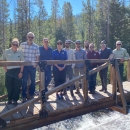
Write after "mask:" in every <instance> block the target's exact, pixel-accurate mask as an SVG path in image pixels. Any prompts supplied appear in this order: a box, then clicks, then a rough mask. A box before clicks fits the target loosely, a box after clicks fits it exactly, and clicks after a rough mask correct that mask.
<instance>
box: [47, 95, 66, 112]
mask: <svg viewBox="0 0 130 130" xmlns="http://www.w3.org/2000/svg"><path fill="white" fill-rule="evenodd" d="M47 101H49V103H50V105H51V107H52V108H53V109H54V110H61V109H63V108H64V107H63V106H61V105H60V104H59V103H57V101H56V100H54V99H53V97H52V96H49V99H48V100H47Z"/></svg>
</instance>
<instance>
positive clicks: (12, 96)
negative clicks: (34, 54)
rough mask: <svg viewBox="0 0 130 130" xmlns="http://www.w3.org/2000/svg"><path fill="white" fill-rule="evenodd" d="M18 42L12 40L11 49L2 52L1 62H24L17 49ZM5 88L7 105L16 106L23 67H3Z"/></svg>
mask: <svg viewBox="0 0 130 130" xmlns="http://www.w3.org/2000/svg"><path fill="white" fill-rule="evenodd" d="M18 47H19V40H18V39H17V38H14V39H13V40H12V42H11V48H9V49H6V50H5V51H4V52H3V55H2V60H3V61H24V56H23V52H22V51H20V50H19V49H18ZM4 71H5V86H6V89H7V92H8V104H12V103H13V105H17V101H18V99H19V94H20V87H21V85H22V76H23V66H4Z"/></svg>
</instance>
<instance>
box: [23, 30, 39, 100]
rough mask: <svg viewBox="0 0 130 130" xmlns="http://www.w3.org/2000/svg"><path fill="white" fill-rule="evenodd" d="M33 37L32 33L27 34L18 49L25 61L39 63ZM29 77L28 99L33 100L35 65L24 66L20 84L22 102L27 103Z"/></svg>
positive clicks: (37, 48)
mask: <svg viewBox="0 0 130 130" xmlns="http://www.w3.org/2000/svg"><path fill="white" fill-rule="evenodd" d="M34 37H35V35H34V34H33V33H32V32H29V33H28V34H27V41H26V42H23V43H21V44H20V49H21V50H22V51H23V53H24V58H25V61H30V62H32V61H39V55H40V53H39V46H38V45H37V44H35V43H34ZM28 75H30V79H31V85H30V87H29V95H30V99H32V98H33V96H34V92H35V77H36V65H33V66H24V71H23V82H22V97H23V100H22V102H23V103H24V102H26V101H27V94H26V92H27V80H28Z"/></svg>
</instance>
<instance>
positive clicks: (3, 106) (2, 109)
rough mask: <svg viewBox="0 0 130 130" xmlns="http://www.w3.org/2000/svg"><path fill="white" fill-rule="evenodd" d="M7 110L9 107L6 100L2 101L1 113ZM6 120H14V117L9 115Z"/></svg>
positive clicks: (0, 103)
mask: <svg viewBox="0 0 130 130" xmlns="http://www.w3.org/2000/svg"><path fill="white" fill-rule="evenodd" d="M6 111H8V108H7V107H6V105H5V102H0V114H1V113H3V112H6ZM4 120H6V121H12V120H13V118H12V117H11V116H8V117H6V118H4Z"/></svg>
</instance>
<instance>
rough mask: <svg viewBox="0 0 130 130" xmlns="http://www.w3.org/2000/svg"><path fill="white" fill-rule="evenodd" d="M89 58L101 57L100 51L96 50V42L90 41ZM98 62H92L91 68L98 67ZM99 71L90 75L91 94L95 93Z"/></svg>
mask: <svg viewBox="0 0 130 130" xmlns="http://www.w3.org/2000/svg"><path fill="white" fill-rule="evenodd" d="M87 59H100V57H99V53H98V52H96V51H95V50H94V44H93V43H90V45H89V52H88V53H87ZM97 66H98V64H97V63H91V64H90V68H89V69H90V70H91V69H93V68H96V67H97ZM96 77H97V72H96V73H94V74H92V75H90V76H89V90H90V94H95V87H96Z"/></svg>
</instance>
